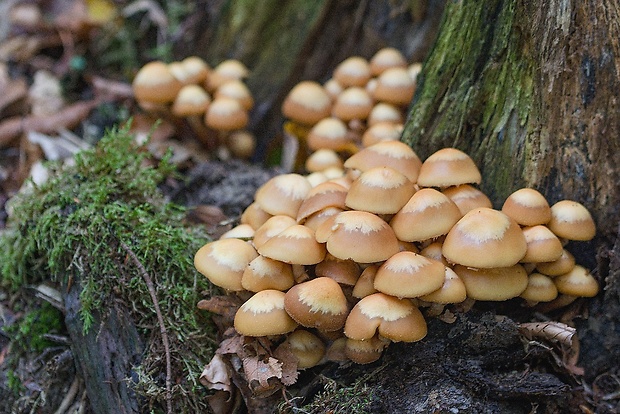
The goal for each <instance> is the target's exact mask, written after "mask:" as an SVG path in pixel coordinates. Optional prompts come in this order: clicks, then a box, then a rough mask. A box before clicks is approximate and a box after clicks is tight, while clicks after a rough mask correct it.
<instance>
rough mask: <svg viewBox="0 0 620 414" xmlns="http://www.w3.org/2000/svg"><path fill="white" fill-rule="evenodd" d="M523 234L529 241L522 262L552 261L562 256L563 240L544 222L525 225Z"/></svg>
mask: <svg viewBox="0 0 620 414" xmlns="http://www.w3.org/2000/svg"><path fill="white" fill-rule="evenodd" d="M523 235H524V236H525V241H526V243H527V250H526V252H525V256H523V258H522V259H521V261H522V262H526V263H527V262H529V263H538V262H552V261H555V260H557V259H559V258H560V257H561V256H562V252H563V251H564V248H563V247H562V242H561V241H560V239H558V237H557V236H556V235H555V234H553V232H552V231H551V230H549V229H548V228H547V227H545V226H543V225H542V224H539V225H536V226H532V227H524V228H523Z"/></svg>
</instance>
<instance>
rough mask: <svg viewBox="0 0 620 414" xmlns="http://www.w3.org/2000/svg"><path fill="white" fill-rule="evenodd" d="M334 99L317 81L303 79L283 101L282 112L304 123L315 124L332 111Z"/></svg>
mask: <svg viewBox="0 0 620 414" xmlns="http://www.w3.org/2000/svg"><path fill="white" fill-rule="evenodd" d="M331 107H332V100H331V97H330V96H329V94H328V93H327V91H325V89H324V88H323V87H322V86H321V85H320V84H319V83H317V82H314V81H302V82H299V83H298V84H297V85H295V86H294V87H293V89H291V90H290V91H289V93H288V95H287V96H286V98H285V99H284V102H283V103H282V114H283V115H284V116H285V117H287V118H289V119H291V120H293V121H295V122H297V123H299V124H302V125H314V124H316V123H317V122H319V121H320V120H321V119H323V118H327V117H328V116H329V114H330V112H331Z"/></svg>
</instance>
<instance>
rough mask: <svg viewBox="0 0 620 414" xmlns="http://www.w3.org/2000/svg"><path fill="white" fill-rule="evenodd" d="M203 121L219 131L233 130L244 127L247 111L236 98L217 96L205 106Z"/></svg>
mask: <svg viewBox="0 0 620 414" xmlns="http://www.w3.org/2000/svg"><path fill="white" fill-rule="evenodd" d="M205 123H206V124H207V126H208V127H209V128H213V129H216V130H219V131H234V130H236V129H242V128H245V127H246V125H247V124H248V113H247V111H246V110H245V109H243V107H242V106H241V104H240V103H239V101H237V100H236V99H232V98H226V97H219V98H216V99H214V100H213V101H212V102H211V104H210V105H209V107H208V108H207V112H206V114H205Z"/></svg>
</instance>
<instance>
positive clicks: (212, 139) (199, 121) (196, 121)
mask: <svg viewBox="0 0 620 414" xmlns="http://www.w3.org/2000/svg"><path fill="white" fill-rule="evenodd" d="M203 118H204V117H203V116H200V115H190V116H187V117H185V119H186V121H187V123H188V124H189V126H190V128H191V130H192V132H193V133H194V134H196V136H197V137H198V139H199V140H200V142H202V143H203V144H204V145H205V147H206V148H207V150H209V151H213V150H215V148H217V146H218V145H219V143H220V140H219V138H218V133H217V131H215V130H213V129H211V128H209V127H208V126H206V125H205V124H204V122H203Z"/></svg>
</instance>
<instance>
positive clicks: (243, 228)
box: [220, 224, 254, 239]
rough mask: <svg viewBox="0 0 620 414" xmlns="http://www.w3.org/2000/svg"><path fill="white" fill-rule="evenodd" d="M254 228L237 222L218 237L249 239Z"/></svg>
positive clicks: (252, 234)
mask: <svg viewBox="0 0 620 414" xmlns="http://www.w3.org/2000/svg"><path fill="white" fill-rule="evenodd" d="M252 237H254V229H253V228H252V226H250V225H249V224H238V225H236V226H235V227H233V228H232V229H230V230H228V231H227V232H225V233H223V234H222V235H221V236H220V239H233V238H234V239H251V238H252Z"/></svg>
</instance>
